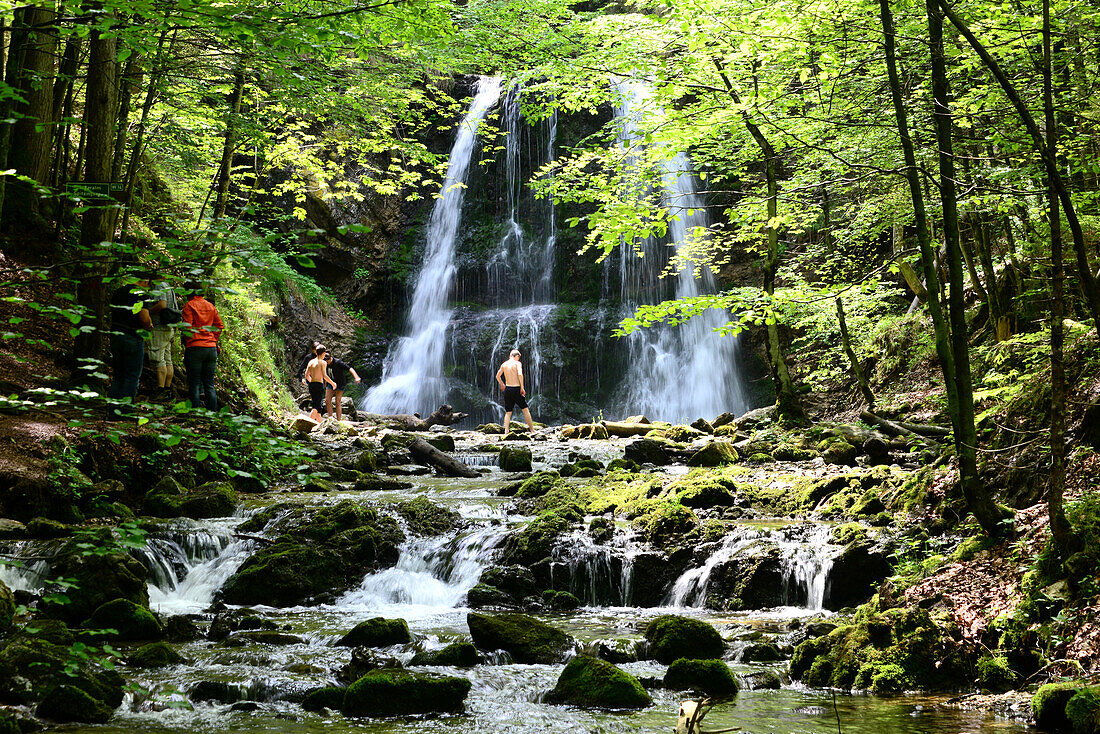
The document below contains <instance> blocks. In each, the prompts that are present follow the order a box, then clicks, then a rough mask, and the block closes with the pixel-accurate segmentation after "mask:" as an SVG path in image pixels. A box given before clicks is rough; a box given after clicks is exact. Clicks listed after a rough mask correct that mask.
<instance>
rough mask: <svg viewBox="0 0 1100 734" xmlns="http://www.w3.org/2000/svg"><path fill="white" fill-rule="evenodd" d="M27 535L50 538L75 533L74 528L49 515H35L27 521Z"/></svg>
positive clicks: (29, 536)
mask: <svg viewBox="0 0 1100 734" xmlns="http://www.w3.org/2000/svg"><path fill="white" fill-rule="evenodd" d="M26 534H27V537H28V538H36V539H44V540H48V539H50V538H63V537H65V536H66V535H72V534H73V528H72V527H71V526H69V525H66V524H65V523H63V522H58V521H57V520H51V519H49V518H48V517H33V518H31V519H30V520H29V521H28V522H27V533H26Z"/></svg>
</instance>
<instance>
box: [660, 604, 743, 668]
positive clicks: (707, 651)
mask: <svg viewBox="0 0 1100 734" xmlns="http://www.w3.org/2000/svg"><path fill="white" fill-rule="evenodd" d="M645 639H646V642H647V643H649V645H648V649H649V655H650V657H652V658H653V659H655V660H657V661H659V662H662V663H665V664H668V663H671V662H673V661H674V660H677V659H679V658H689V659H692V660H710V659H713V658H721V657H722V654H723V653H724V652H725V651H726V644H725V643H724V642H723V641H722V636H721V635H719V634H718V630H716V629H714V627H712V626H711V625H709V624H707V623H706V622H702V621H700V620H698V619H691V618H690V617H680V616H677V615H674V614H662V615H661V616H659V617H657V618H655V619H653V620H651V621H650V623H649V624H648V625H646V628H645Z"/></svg>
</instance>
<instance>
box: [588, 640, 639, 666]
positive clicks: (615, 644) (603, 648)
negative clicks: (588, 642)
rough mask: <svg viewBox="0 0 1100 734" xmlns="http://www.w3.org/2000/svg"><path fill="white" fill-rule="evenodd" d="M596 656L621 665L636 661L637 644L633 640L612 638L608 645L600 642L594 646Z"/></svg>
mask: <svg viewBox="0 0 1100 734" xmlns="http://www.w3.org/2000/svg"><path fill="white" fill-rule="evenodd" d="M596 657H598V658H600V659H601V660H606V661H607V662H609V663H615V664H616V665H622V664H623V663H635V662H637V661H638V645H637V642H636V641H635V640H623V639H619V640H613V641H611V644H610V645H608V644H607V643H605V642H601V643H599V644H598V645H597V646H596Z"/></svg>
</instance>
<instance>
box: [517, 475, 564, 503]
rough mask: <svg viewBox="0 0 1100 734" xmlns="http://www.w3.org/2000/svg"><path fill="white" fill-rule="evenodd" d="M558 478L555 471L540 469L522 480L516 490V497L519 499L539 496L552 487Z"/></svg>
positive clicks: (559, 476)
mask: <svg viewBox="0 0 1100 734" xmlns="http://www.w3.org/2000/svg"><path fill="white" fill-rule="evenodd" d="M560 479H561V475H560V474H559V473H558V472H556V471H540V472H539V473H537V474H535V475H534V476H531V477H528V478H527V479H525V480H523V482H522V483H521V484H520V485H519V489H517V490H516V497H519V498H521V499H530V498H533V497H541V496H543V495H544V494H546V493H547V492H549V491H550V490H551V489H553V488H554V487H555V486H556V485H557V484H558V482H559V480H560Z"/></svg>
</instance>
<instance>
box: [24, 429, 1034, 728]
mask: <svg viewBox="0 0 1100 734" xmlns="http://www.w3.org/2000/svg"><path fill="white" fill-rule="evenodd" d="M456 436H458V437H459V441H458V444H459V445H458V449H459V451H460V452H462V451H463V450H464V449H465V450H466V451H469V450H470V449H472V447H473V445H474V443H473V442H474V441H475V440H477V441H482V442H483V441H484V437H483V436H480V435H479V434H456ZM532 447H533V449H534V452H535V457H536V466H535V469H536V470H538V469H540V468H547V465H545V464H542V463H540V462H539V460H542V461H545V460H546V459H548V458H549V459H550V460H551V462H552V463H558V464H560V463H561V461H562V460H564V455H565V453H566V452H567V451H569V450H582V451H585V452H586V453H589V454H590V455H594V456H596V457H597V458H599V459H601V460H603V461H607V460H608V459H609V458H613V457H614V456H617V455H621V447H622V443H621V442H619V441H598V442H587V441H572V442H569V443H564V442H560V443H559V442H554V441H550V442H543V443H536V444H533V446H532ZM559 453H560V454H561V456H558V454H559ZM470 456H471V463H474V464H479V463H481V464H484V463H486V462H484V461H482V460H480V459H479V458H478V457H477V456H476V455H473V454H471V455H470ZM670 470H671V471H672V472H682V471H683V470H684V468H683V467H680V468H679V469H677V468H676V467H670ZM784 470H785V471H786V472H788V473H789V472H790V468H789V467H784ZM409 479H410V481H412V482H414V484H415V486H414V488H413V489H408V490H400V491H380V492H367V493H356V492H351V491H341V492H330V493H309V494H307V493H300V492H297V491H296V489H291V488H284V490H283V491H279V492H273V493H269V494H266V495H255V496H250V497H248V498H247V499H246V501H245V504H244V505H243V506H242V507H241V508H240V509H239V510H238V514H237V515H236V516H234V517H229V518H221V519H216V520H207V521H186V520H184V521H179V522H178V524H173V525H170V526H168V528H167V529H166V530H165V531H164V532H159V533H155V534H153V535H152V536H151V539H150V542H149V545H148V548H147V549H144V550H143V551H140V552H138V555H140V556H141V557H142V559H143V562H144V563H145V564H146V566H147V567H148V568H149V569H150V577H149V588H150V596H151V601H152V606H153V608H154V610H157V611H158V612H160V613H161V614H162V615H163V616H165V617H167V616H170V615H176V614H187V615H192V619H194V620H195V621H197V622H198V624H199V626H200V628H205V625H206V623H208V622H209V620H210V619H211V614H210V609H209V608H210V605H211V603H212V601H213V599H214V594H215V592H216V591H217V589H218V588H219V587H220V585H221V584H222V583H223V582H224V581H225V580H226V579H227V578H228V577H229V576H230V575H232V573H233V572H234V570H236V568H237V567H238V566H239V565H240V563H242V562H243V560H244V559H245V558H246V557H247V555H248V554H249V553H250V552H251V550H253V549H254V548H255V547H256V545H255V541H252V540H242V539H239V538H237V537H235V536H234V528H235V526H236V525H238V524H239V523H240V522H242V521H243V520H244V519H245V518H246V517H247V516H249V515H250V514H252V513H253V512H256V511H258V510H260V509H262V508H264V507H267V506H270V505H272V504H275V503H276V502H286V501H294V502H301V503H305V504H308V505H311V506H318V507H319V506H322V505H326V504H331V503H334V502H336V501H340V500H349V499H350V500H353V501H360V500H361V501H364V502H373V503H379V504H381V505H385V504H387V503H392V502H396V501H401V500H406V499H409V498H411V497H414V496H417V495H425V496H427V497H428V498H430V499H431V500H432V501H434V502H436V503H438V504H440V505H443V506H445V507H448V508H450V509H453V510H455V511H457V512H459V513H461V515H462V516H463V517H464V518H465V519H466V520H467V521H468V524H467V526H466V527H465V528H464V529H462V530H461V531H459V532H457V533H455V534H451V535H448V536H443V537H436V538H412V537H410V539H409V540H408V541H406V543H405V544H404V545H403V547H402V552H401V557H400V559H399V561H398V563H397V565H396V566H395V567H393V568H390V569H386V570H383V571H380V572H378V573H372V574H369V575H367V576H366V577H365V578H364V579H363V580H362V582H361V583H360V584H359V586H358V587H355V588H352V589H351V590H349V591H347V592H346V593H344V594H343V595H341V596H339V597H338V598H336V599H335V600H334V601H332V602H331V603H328V604H323V605H320V606H312V607H294V608H286V609H276V608H269V607H253V608H252V609H253V611H254V612H255V613H257V614H258V615H259V616H260V617H262V618H264V619H265V620H268V621H270V622H272V623H274V624H275V625H277V628H278V629H279V630H280V631H285V632H287V633H289V634H291V635H295V636H297V637H298V638H300V639H299V641H297V642H294V643H293V644H287V645H280V646H274V645H267V644H258V643H254V642H245V643H244V644H243V645H241V646H232V647H230V646H226V645H225V644H224V643H215V642H211V641H208V640H205V639H204V640H199V641H195V642H187V643H181V644H177V645H175V647H176V648H177V649H178V650H179V652H180V653H181V654H182V655H183V656H184V657H185V658H186V660H187V661H186V662H185V663H184V664H181V665H175V666H170V667H167V668H162V669H157V670H150V671H141V670H129V671H127V676H128V678H130V679H132V680H133V679H136V680H137V681H138V682H139V683H140V685H141V686H142V687H144V688H145V689H147V692H145V693H130V694H127V699H126V701H125V702H124V703H123V705H122V706H121V707H120V708H119V709H118V711H117V712H116V714H115V716H114V718H113V719H112V720H111V722H110V724H108V725H105V726H98V727H86V726H76V727H66V730H67V731H74V732H83V731H85V730H86V731H88V732H92V731H95V732H99V733H100V734H106V733H108V732H120V733H121V732H134V731H141V732H148V733H149V734H159V733H161V732H163V733H165V734H167V733H169V732H181V733H182V732H194V731H201V732H229V731H234V732H256V733H259V732H270V731H279V732H303V733H305V732H344V731H356V732H455V733H456V734H457V733H463V734H473V733H475V732H487V731H492V732H516V733H520V732H523V733H528V732H654V733H656V732H663V733H668V732H671V731H672V730H673V728H674V726H675V723H676V712H677V707H678V704H679V701H680V700H682V699H684V698H685V694H684V693H682V692H676V691H668V690H663V689H660V688H657V689H653V690H651V691H650V693H651V694H652V696H653V705H652V706H650V707H648V708H645V709H642V710H640V711H631V712H621V713H620V712H607V711H594V710H584V709H579V708H574V707H568V706H559V705H550V704H547V703H543V702H542V700H541V699H542V696H543V694H545V693H546V692H547V691H549V690H550V689H551V688H553V686H554V684H555V682H556V680H557V677H558V675H559V674H560V672H561V670H562V667H563V666H562V665H520V664H515V663H511V662H509V660H508V657H507V655H506V654H504V653H497V654H496V655H495V656H494V655H493V654H489V656H488V658H487V660H488V662H487V663H485V664H481V665H478V666H476V667H474V668H470V669H455V668H442V669H440V668H433V670H437V671H438V672H441V673H444V674H447V675H458V676H464V677H467V678H469V679H470V680H471V682H472V684H473V687H472V690H471V691H470V694H469V697H468V698H467V700H466V710H465V713H464V714H461V715H455V714H448V715H434V716H417V717H406V718H399V719H367V718H350V717H349V718H345V717H344V716H343V715H341V714H339V713H327V712H324V713H322V714H317V713H310V712H307V711H304V710H303V709H302V708H301V707H300V706H299V704H298V702H300V701H301V699H302V697H303V696H304V695H305V694H306V693H307V692H309V691H310V690H312V689H315V688H317V687H319V686H320V685H332V684H335V683H336V679H335V672H336V671H337V670H338V669H339V668H340V667H341V666H342V665H343V664H345V663H346V662H348V660H349V659H350V656H351V650H350V649H349V648H346V647H337V646H335V645H334V643H335V642H336V641H337V640H338V639H339V637H340V636H341V635H342V634H343V633H345V632H346V631H348V630H349V629H351V628H352V627H353V626H354V625H355V624H357V623H358V622H361V621H363V620H365V619H368V618H371V617H375V616H385V617H391V618H392V617H401V618H403V619H405V620H407V621H408V624H409V627H410V629H411V631H412V633H413V637H414V643H413V645H411V646H397V647H395V648H392V649H386V650H382V651H381V652H382V654H384V655H391V656H393V657H397V658H399V659H401V661H402V662H405V663H407V662H408V661H409V660H410V659H411V657H412V655H413V653H414V652H416V651H417V650H427V649H437V648H441V647H443V646H444V645H446V644H448V643H450V642H452V641H455V640H460V639H466V638H468V634H469V632H468V629H467V627H466V622H465V618H466V613H467V612H468V611H469V610H468V609H466V608H465V606H464V600H465V594H466V592H467V591H468V590H469V589H470V588H472V587H473V586H474V584H476V583H477V580H478V577H479V576H480V574H481V572H482V570H484V569H485V568H486V567H487V566H489V565H490V564H492V563H493V558H494V549H495V548H496V547H497V546H498V544H499V543H500V542H501V541H502V540H503V538H504V537H505V535H506V534H507V533H508V532H509V530H510V529H514V527H516V526H517V525H518V524H520V523H522V522H523V520H524V518H522V517H518V516H514V515H510V514H509V512H508V509H509V506H510V500H509V499H507V498H501V497H497V496H496V495H495V490H496V489H497V488H499V487H500V486H501V485H502V484H504V483H506V482H507V481H509V480H510V477H508V476H507V475H503V474H501V473H500V471H499V470H498V469H496V468H495V467H492V468H490V469H489V470H488V472H487V473H485V474H483V475H482V476H480V477H478V478H476V479H450V478H439V477H434V476H418V477H409ZM802 525H805V524H802ZM791 527H792V526H791V524H790V523H789V522H783V521H775V522H755V523H753V524H751V525H748V526H746V527H745V532H744V533H740V534H737V533H735V534H733V535H730V536H727V537H726V538H725V539H724V540H723V541H722V542H721V543H719V544H717V548H716V550H714V551H713V553H712V554H711V556H710V557H709V558H707V559H705V561H704V562H703V563H701V564H699V565H698V566H695V567H692V568H690V569H689V570H688V571H686V572H685V573H684V574H683V575H682V576H681V577H680V578H679V579H677V580H676V582H675V583H674V584H673V585H672V587H671V588H669V589H668V591H667V596H666V599H665V601H664V602H663V603H664V605H665V606H662V607H656V608H642V607H636V606H631V605H630V598H631V586H632V583H631V565H630V561H629V559H630V557H631V554H632V552H634V550H635V549H634V548H633V547H632V546H631V544H630V543H629V542H628V540H624V538H626V535H625V534H624V533H621V532H620V533H618V534H617V535H616V538H615V539H614V540H612V541H610V542H609V543H608V544H607V545H606V546H600V545H598V544H596V543H594V542H592V541H591V540H590V539H589V540H587V542H578V543H575V544H570V546H569V547H570V549H571V550H570V551H569V553H567V554H565V555H562V556H561V557H557V558H555V561H556V563H557V564H559V565H560V567H561V569H562V570H563V572H564V571H565V570H566V569H568V570H569V573H570V574H572V578H579V579H581V581H580V582H579V583H578V584H577V586H578V588H575V589H574V593H576V594H577V595H578V596H579V597H580V598H581V599H582V601H583V602H584V604H585V606H582V607H581V608H580V609H579V610H577V611H575V612H571V613H552V614H541V615H537V616H539V617H540V618H541V619H543V620H544V621H547V622H549V623H550V624H553V625H555V626H557V627H559V628H561V629H564V630H565V631H567V632H569V633H570V634H572V635H573V636H574V637H576V638H577V640H578V641H579V643H580V645H581V646H582V647H583V648H587V649H592V648H594V647H595V646H596V645H599V644H604V645H607V646H609V647H613V648H618V649H623V650H632V649H634V646H635V642H636V641H637V640H640V639H641V638H642V630H643V629H644V627H645V624H646V622H647V621H648V620H649V619H651V618H653V617H654V616H656V615H658V614H662V613H669V612H670V611H671V612H675V613H677V614H685V615H691V616H696V617H698V618H700V619H703V620H706V621H708V622H710V623H712V624H714V625H715V626H716V627H717V629H718V630H719V631H720V632H721V634H722V636H723V637H724V638H725V639H726V641H727V644H728V650H727V654H726V660H727V662H729V664H730V665H731V667H732V669H733V670H734V672H735V674H737V675H738V677H740V678H742V679H744V678H745V677H746V676H750V675H751V674H753V673H754V672H759V671H761V670H773V671H775V672H776V673H778V674H779V677H780V679H781V680H782V681H783V684H782V687H781V688H780V689H778V690H749V689H748V687H743V689H742V691H741V692H740V693H739V694H738V695H737V696H736V698H734V699H733V700H731V701H729V702H728V703H725V704H721V705H719V706H717V707H716V708H715V709H714V710H713V711H712V712H711V713H710V714H709V715H708V716H707V721H706V724H707V728H708V729H715V728H725V727H741V728H742V729H744V730H745V731H749V732H782V733H784V734H786V733H791V734H794V733H799V732H807V733H809V732H822V733H827V732H834V731H837V729H838V717H839V721H840V730H841V731H842V732H849V733H852V732H867V733H875V734H879V733H881V734H886V733H887V732H897V731H907V732H928V733H930V734H932V733H937V734H938V733H943V734H948V733H954V732H994V731H996V732H1006V733H1007V732H1013V733H1014V732H1023V731H1024V730H1025V729H1026V726H1025V725H1024V724H1023V723H1021V722H1019V721H1013V720H1010V719H1004V718H999V717H995V716H993V715H992V714H990V713H988V712H976V711H964V710H960V709H956V708H953V707H944V706H939V705H937V704H940V703H942V702H943V701H944V700H945V699H946V697H926V696H916V695H909V696H898V697H890V698H885V697H875V696H871V695H849V694H847V693H844V694H841V693H837V694H836V695H835V696H834V694H833V693H832V692H830V691H825V690H814V689H806V688H805V687H802V686H800V685H797V684H795V685H792V684H791V683H790V681H789V679H788V678H787V677H786V673H785V671H786V662H785V661H784V662H777V663H770V664H759V663H742V662H739V654H740V650H741V649H743V648H744V647H745V645H746V644H748V642H749V641H768V642H772V643H774V644H776V645H777V646H778V647H780V648H782V647H783V646H784V645H786V644H787V642H788V641H789V640H791V639H792V636H793V635H795V634H796V633H797V630H798V629H799V628H800V627H802V626H803V625H805V624H807V623H810V622H813V621H818V622H820V621H822V620H823V619H824V618H827V617H828V616H829V615H830V613H829V612H826V611H822V609H821V599H822V595H823V593H824V591H823V589H824V585H825V577H826V575H827V572H828V567H829V559H828V556H829V551H828V549H827V544H826V543H825V542H824V540H825V539H826V538H827V532H826V531H827V528H825V530H823V529H822V527H821V526H818V527H812V526H811V527H809V528H805V527H802V528H800V529H799V530H798V532H796V533H793V534H788V533H787V530H788V529H789V528H791ZM776 533H778V534H779V537H780V539H779V541H778V544H779V545H780V547H781V548H784V549H785V550H784V551H783V552H784V553H785V554H786V557H787V559H788V560H787V567H788V570H789V573H788V582H787V583H788V585H790V586H792V587H794V588H793V589H792V590H791V591H790V592H789V593H788V594H787V596H788V597H790V598H791V599H792V600H797V602H798V603H797V604H792V605H790V606H779V607H775V608H771V609H761V610H754V611H751V612H732V613H731V612H716V611H713V610H709V609H707V608H705V607H703V606H702V604H703V600H704V599H705V589H706V585H707V583H708V580H709V578H708V577H709V573H710V570H712V569H713V568H714V567H715V566H716V565H717V564H719V563H721V562H722V561H723V559H728V558H730V557H731V556H732V555H734V554H736V553H740V552H746V549H749V550H748V552H751V548H752V547H753V545H754V543H757V542H759V541H760V539H761V538H763V537H765V536H767V535H769V534H776ZM585 537H586V538H587V536H585ZM798 538H802V539H803V540H797V539H798ZM823 548H825V550H822V549H823ZM624 559H625V560H624ZM579 569H583V572H582V571H580V570H579ZM33 573H34V572H33V569H31V570H28V571H26V572H24V574H25V575H24V576H23V577H21V578H15V576H16V574H14V573H13V572H12V571H10V570H9V571H7V572H6V575H7V576H8V577H9V579H11V581H12V583H16V584H19V585H21V586H23V587H26V586H33V581H34V579H33V578H32V576H33ZM580 587H583V588H580ZM796 591H797V593H795V592H796ZM621 667H623V669H625V670H627V671H629V672H630V673H632V674H634V675H635V676H637V677H639V678H647V677H648V678H658V679H659V678H661V677H663V675H664V670H665V666H663V665H661V664H659V663H657V662H655V661H638V662H630V663H624V664H622V666H621ZM203 681H206V682H208V684H207V685H209V682H213V683H217V684H224V685H222V686H221V688H222V689H224V690H226V691H230V693H228V694H225V693H223V694H222V695H221V696H220V698H221V699H222V700H231V699H234V698H237V699H240V700H239V701H237V702H236V703H216V702H203V701H197V700H195V701H193V710H192V705H189V704H188V703H187V698H188V695H189V694H191V693H192V692H193V690H194V687H195V686H196V685H197V684H198V683H200V682H203ZM192 698H193V697H192Z"/></svg>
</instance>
